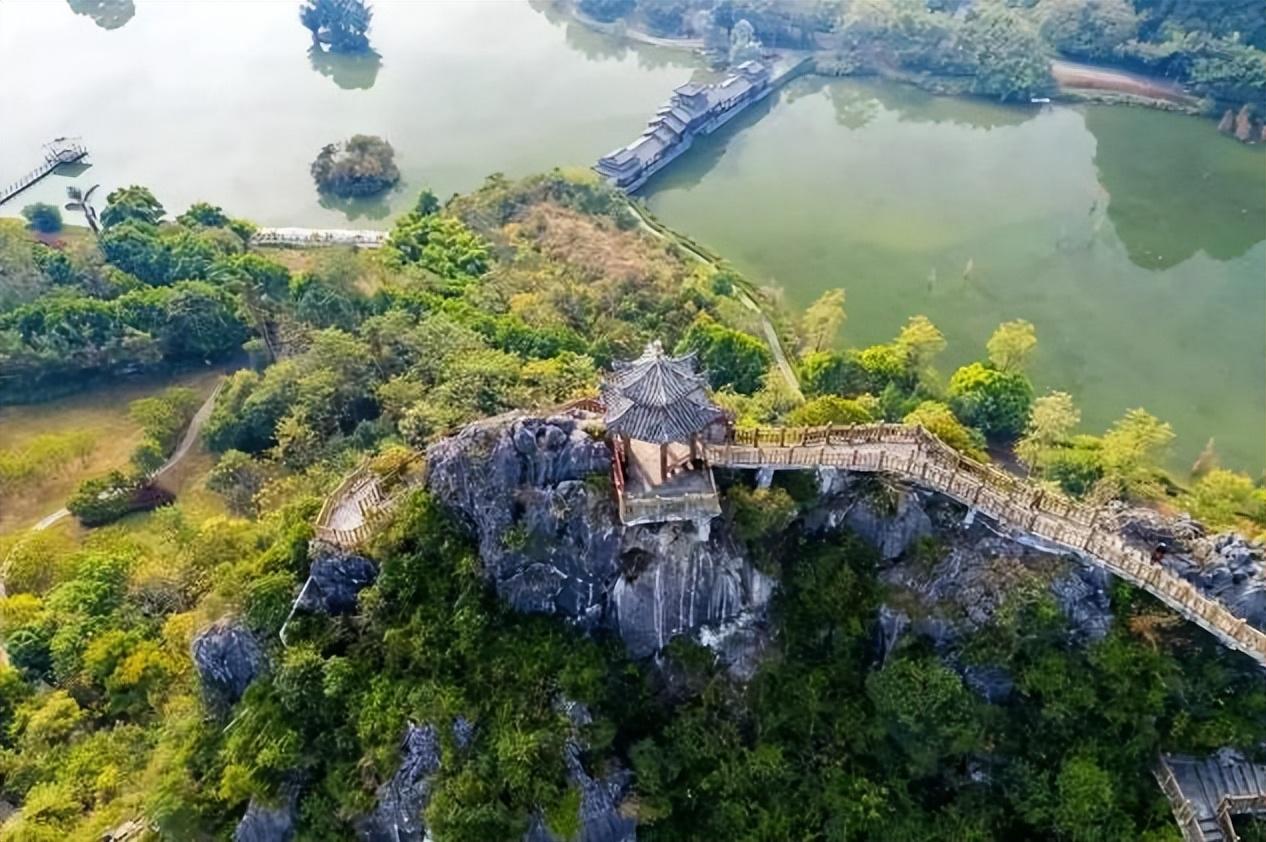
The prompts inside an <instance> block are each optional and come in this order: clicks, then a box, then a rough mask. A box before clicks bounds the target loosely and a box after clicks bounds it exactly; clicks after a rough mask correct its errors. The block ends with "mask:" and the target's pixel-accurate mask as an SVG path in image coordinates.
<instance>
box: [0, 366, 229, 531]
mask: <svg viewBox="0 0 1266 842" xmlns="http://www.w3.org/2000/svg"><path fill="white" fill-rule="evenodd" d="M222 373H223V372H222V371H221V370H220V369H214V370H207V371H197V372H190V373H186V374H182V375H178V376H176V377H164V378H146V379H141V380H136V381H132V382H125V383H112V384H110V385H109V386H105V387H102V388H100V389H93V390H90V391H87V392H81V393H78V394H75V395H70V396H68V397H65V398H61V399H58V400H55V401H49V402H47V403H40V404H30V405H26V406H6V407H0V450H11V449H17V448H21V447H22V446H23V445H24V444H25V443H27V442H29V441H31V440H32V439H34V438H35V437H36V436H40V435H44V434H58V433H67V432H71V431H75V430H86V431H87V432H89V433H90V434H91V435H92V437H93V446H92V451H91V453H90V454H89V455H88V456H87V458H86V459H85V460H84V461H83V463H82V464H81V463H79V462H78V461H76V462H75V463H74V464H73V465H70V466H67V468H66V469H65V470H63V471H60V472H58V473H57V474H56V475H54V476H51V477H49V478H48V479H47V480H45V481H44V482H42V483H40V484H39V485H37V486H35V487H32V488H28V489H23V490H22V491H21V492H19V493H16V494H12V495H10V496H8V497H0V534H4V533H6V532H12V531H15V530H20V529H26V528H27V527H29V526H31V525H33V524H34V523H35V522H36V521H38V520H39V519H40V518H42V517H44V516H45V515H48V514H51V513H52V512H55V511H57V510H58V509H60V508H62V506H63V505H65V502H66V498H67V497H69V496H70V493H71V491H73V490H74V488H75V486H76V485H78V484H79V482H80V481H81V480H83V479H84V478H85V477H88V476H94V475H96V474H99V473H103V472H105V471H108V470H111V469H112V468H121V467H123V466H125V465H126V464H127V462H128V458H129V457H130V456H131V454H132V450H133V448H135V447H136V445H137V444H138V443H139V442H140V440H141V430H140V427H138V426H137V425H136V424H135V423H134V422H133V421H132V420H131V419H130V418H128V404H129V403H130V402H131V401H134V400H136V399H137V398H142V397H145V396H147V395H152V394H155V393H157V392H160V391H162V390H163V389H165V388H167V387H168V386H185V387H188V388H191V389H193V390H195V391H196V392H197V393H198V394H199V395H200V396H201V397H203V398H205V397H206V396H207V395H209V394H211V390H212V389H214V388H215V384H216V383H217V382H218V381H219V378H220V376H221V374H222ZM188 462H189V464H188V465H185V464H182V465H181V466H180V472H181V477H180V480H181V487H182V490H183V489H184V488H186V487H189V486H191V485H194V484H195V483H193V482H192V481H191V476H192V472H193V470H194V468H196V467H198V466H199V465H201V466H202V468H203V469H204V470H203V474H205V469H206V468H208V467H209V461H208V458H207V457H206V456H205V454H203V453H201V451H195V452H193V453H191V454H190V456H189V459H188ZM203 463H206V464H203ZM196 484H197V485H198V486H200V485H201V483H200V482H198V483H196Z"/></svg>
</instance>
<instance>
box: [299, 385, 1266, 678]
mask: <svg viewBox="0 0 1266 842" xmlns="http://www.w3.org/2000/svg"><path fill="white" fill-rule="evenodd" d="M581 403H584V402H577V403H575V404H573V405H569V407H571V406H574V407H576V408H584V409H589V410H592V409H593V407H591V406H589V405H588V404H587V403H586V405H584V406H581ZM588 403H592V402H588ZM705 455H706V457H707V461H708V462H709V463H710V464H711V465H713V466H715V467H719V468H734V469H752V470H759V469H772V470H797V469H799V470H805V469H818V468H835V469H839V470H843V471H859V472H866V473H884V474H890V475H892V476H895V477H898V478H900V479H903V480H905V481H907V482H909V483H911V484H913V485H915V486H918V487H920V488H925V489H927V490H929V491H934V492H937V493H939V494H943V495H945V496H947V497H950V498H952V499H954V500H957V501H958V502H960V503H962V504H963V505H965V506H967V507H968V508H970V509H972V510H974V511H976V512H978V513H980V514H981V515H983V516H985V517H988V518H990V519H991V520H993V521H994V522H995V523H997V524H998V526H999V527H1001V528H1003V529H1005V530H1008V531H1010V532H1011V533H1012V535H1013V536H1014V537H1015V538H1016V539H1017V540H1021V541H1024V542H1026V543H1029V544H1031V545H1035V546H1037V547H1038V548H1040V549H1044V550H1047V551H1049V552H1053V553H1068V554H1071V555H1075V556H1078V557H1079V558H1081V559H1083V560H1084V561H1086V562H1087V563H1089V564H1093V565H1095V566H1097V567H1101V568H1103V569H1104V570H1107V571H1108V572H1109V573H1111V574H1112V575H1114V576H1117V577H1118V578H1121V579H1124V580H1126V581H1127V582H1129V583H1131V584H1132V585H1134V586H1136V587H1139V588H1142V589H1143V590H1145V591H1147V592H1148V593H1150V594H1151V595H1152V596H1154V597H1156V598H1157V599H1158V600H1160V601H1161V602H1163V603H1164V604H1165V605H1167V606H1169V607H1170V608H1171V609H1173V610H1174V611H1175V612H1177V613H1178V614H1180V615H1181V616H1182V617H1184V618H1185V619H1187V620H1188V621H1190V622H1192V623H1195V624H1196V625H1198V626H1199V627H1200V628H1202V629H1204V630H1205V631H1207V632H1209V634H1211V635H1213V636H1214V637H1215V638H1216V639H1217V640H1218V641H1219V642H1220V643H1222V644H1223V645H1224V646H1227V647H1229V648H1231V649H1234V650H1235V651H1237V652H1242V653H1244V654H1245V655H1248V656H1249V657H1250V658H1252V659H1253V660H1255V661H1256V662H1257V663H1258V664H1259V665H1262V666H1266V633H1263V632H1262V631H1260V630H1259V629H1257V628H1255V627H1254V626H1251V625H1249V624H1248V622H1247V621H1246V620H1245V619H1243V618H1242V617H1238V616H1236V615H1235V614H1233V613H1231V611H1230V610H1229V609H1227V607H1226V606H1225V605H1223V604H1222V603H1221V602H1219V601H1217V600H1216V599H1212V598H1210V597H1208V596H1206V595H1205V594H1203V593H1201V592H1200V591H1199V590H1198V589H1197V588H1196V587H1195V586H1193V585H1192V584H1191V583H1190V582H1188V581H1186V580H1185V579H1182V578H1180V577H1178V576H1176V575H1174V574H1173V573H1171V572H1169V570H1167V569H1166V568H1165V567H1164V566H1163V565H1161V564H1157V563H1155V562H1153V561H1152V560H1151V559H1150V558H1149V557H1148V554H1147V553H1144V552H1143V551H1141V550H1139V549H1137V548H1136V547H1133V546H1131V545H1130V544H1129V543H1127V542H1126V540H1125V538H1124V537H1123V536H1122V535H1120V534H1119V533H1118V532H1117V531H1116V530H1115V528H1113V526H1112V525H1111V524H1104V523H1101V518H1102V512H1101V510H1100V509H1097V508H1093V507H1090V506H1086V505H1083V504H1080V503H1077V502H1075V501H1073V500H1071V499H1070V498H1068V497H1065V496H1064V495H1062V494H1058V493H1055V492H1053V491H1051V490H1049V489H1047V488H1043V487H1041V486H1038V485H1036V484H1034V483H1032V482H1029V481H1027V480H1024V479H1021V478H1020V477H1017V476H1014V475H1012V474H1008V473H1006V472H1005V471H1002V470H999V469H998V468H996V467H994V466H992V465H985V464H982V463H980V462H977V461H975V460H974V459H969V458H967V457H965V456H963V455H962V454H961V453H959V452H958V451H956V450H953V449H952V448H950V447H949V446H948V445H946V444H944V443H943V442H942V441H941V440H940V439H938V438H937V437H936V436H934V435H932V434H931V433H929V432H927V431H926V430H924V429H923V428H922V427H917V426H908V425H904V424H859V425H851V426H824V427H772V428H763V429H758V430H734V431H732V432H731V433H730V435H729V436H728V438H727V440H726V441H723V442H717V443H710V444H707V445H706V446H705ZM619 479H620V478H619V477H617V481H618V480H619ZM398 495H399V492H397V494H395V495H392V496H391V497H388V496H386V495H384V493H383V491H382V488H381V486H380V484H379V479H378V478H377V477H376V476H375V475H374V474H373V473H372V472H371V471H370V470H369V469H368V468H367V467H366V466H362V467H361V468H359V469H357V470H356V471H355V472H353V473H352V474H350V475H349V476H348V477H347V478H346V479H344V481H343V482H342V483H341V484H340V485H339V487H338V488H337V489H336V490H335V491H334V493H333V494H331V495H330V496H329V498H327V499H326V502H325V505H324V506H323V507H322V509H321V514H320V515H319V516H318V518H317V523H316V532H317V537H319V538H322V539H323V540H326V541H330V542H331V543H334V544H338V545H340V546H344V547H352V546H355V545H357V544H360V543H362V542H363V541H364V540H365V538H367V537H368V535H369V534H370V531H371V529H372V527H373V526H374V523H375V521H376V520H377V519H378V518H379V517H381V516H382V515H383V514H385V513H386V512H387V511H388V510H390V508H391V505H392V503H393V502H394V500H395V499H396V497H398Z"/></svg>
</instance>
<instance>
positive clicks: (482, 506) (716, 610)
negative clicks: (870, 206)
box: [427, 411, 773, 672]
mask: <svg viewBox="0 0 1266 842" xmlns="http://www.w3.org/2000/svg"><path fill="white" fill-rule="evenodd" d="M597 425H598V419H597V418H596V416H592V415H590V414H588V413H584V412H579V411H572V412H569V413H567V414H565V415H556V416H552V417H549V418H534V417H529V416H524V415H510V416H503V417H500V418H494V419H489V420H487V421H484V422H481V423H478V424H474V425H472V426H470V427H467V428H466V429H465V430H463V431H462V432H461V433H460V434H458V435H456V436H454V437H452V438H449V439H445V440H443V441H441V442H438V443H436V444H434V445H432V446H431V447H430V448H429V449H428V450H427V466H428V476H427V487H428V488H429V489H430V491H431V492H432V493H433V494H434V495H435V496H436V497H437V498H438V499H440V500H443V501H444V502H446V503H447V504H448V505H450V506H451V507H452V508H453V509H454V510H455V511H457V512H458V513H459V514H460V515H461V517H462V518H463V519H464V520H465V521H466V523H467V524H468V525H469V526H470V528H471V530H472V531H473V533H474V535H475V536H476V538H477V540H478V543H479V553H480V557H481V559H482V561H483V565H484V570H485V572H486V573H487V575H488V577H489V579H491V580H492V582H493V583H494V585H495V586H496V588H497V591H498V593H499V594H500V595H501V596H502V598H504V599H505V600H506V601H508V602H509V603H510V604H511V605H513V606H515V607H516V608H517V609H519V610H521V611H527V612H534V613H544V614H553V615H556V616H558V617H560V618H562V619H564V620H566V621H567V622H570V623H574V624H576V625H578V626H580V627H582V628H585V629H597V628H608V629H611V630H613V631H615V632H616V633H617V634H619V636H620V637H621V638H622V639H623V640H624V642H625V644H626V645H627V646H628V648H629V650H630V652H632V653H633V654H634V655H637V656H647V655H652V654H654V653H655V652H657V651H658V650H659V649H660V648H662V647H663V646H664V645H665V644H666V643H668V641H670V640H671V639H672V638H674V637H676V636H678V635H683V634H684V635H692V636H694V637H696V638H697V639H699V640H701V641H703V642H705V643H706V644H708V645H711V646H712V647H714V649H715V650H716V651H717V652H718V654H719V655H720V656H721V657H722V658H723V660H725V661H726V663H728V664H730V665H731V666H733V667H734V668H735V669H737V670H738V671H740V672H743V671H745V670H750V668H751V667H752V666H753V664H754V652H755V651H756V650H758V649H759V646H760V643H761V641H762V640H763V635H762V634H761V629H762V627H763V622H764V616H765V608H766V606H767V604H768V602H769V598H770V595H771V593H772V587H773V583H772V581H771V580H770V579H769V577H767V576H765V575H764V574H763V573H761V572H760V571H758V570H757V569H756V568H755V567H754V566H753V565H752V564H751V563H750V562H749V561H748V559H746V558H745V557H744V555H743V553H742V552H741V550H740V549H739V547H738V545H737V543H736V542H735V541H734V539H733V536H731V535H730V534H729V532H728V530H726V529H725V528H724V525H723V524H721V523H720V522H717V523H716V524H714V525H703V526H698V525H695V524H692V523H666V524H657V525H651V526H634V527H624V526H623V525H622V524H621V523H620V519H619V517H618V515H617V512H616V508H615V504H614V498H613V496H612V492H611V486H610V471H611V452H610V450H609V449H608V447H607V445H606V442H605V441H603V439H602V438H601V436H600V435H596V434H595V433H596V431H597V429H598V427H597Z"/></svg>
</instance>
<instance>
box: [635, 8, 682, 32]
mask: <svg viewBox="0 0 1266 842" xmlns="http://www.w3.org/2000/svg"><path fill="white" fill-rule="evenodd" d="M639 8H640V10H641V12H642V15H643V17H645V18H646V23H647V25H648V26H649V27H650V29H651V31H652V32H658V33H660V34H661V35H678V34H680V33H681V23H682V18H683V17H684V16H685V14H686V13H687V12H688V11H689V10H690V5H689V3H688V2H687V0H655V1H654V2H651V3H641V4H639Z"/></svg>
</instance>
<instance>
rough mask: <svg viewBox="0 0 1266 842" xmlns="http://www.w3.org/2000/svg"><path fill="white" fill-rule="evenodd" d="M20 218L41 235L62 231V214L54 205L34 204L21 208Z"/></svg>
mask: <svg viewBox="0 0 1266 842" xmlns="http://www.w3.org/2000/svg"><path fill="white" fill-rule="evenodd" d="M22 216H23V218H24V219H26V221H27V222H28V223H30V225H31V227H32V228H34V229H35V230H36V231H39V232H40V233H41V234H53V233H56V232H58V231H60V230H62V212H61V211H60V210H58V208H57V206H56V205H50V204H48V203H46V202H36V203H35V204H32V205H27V206H26V207H24V208H22Z"/></svg>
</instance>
